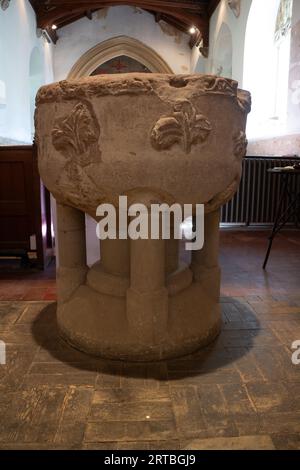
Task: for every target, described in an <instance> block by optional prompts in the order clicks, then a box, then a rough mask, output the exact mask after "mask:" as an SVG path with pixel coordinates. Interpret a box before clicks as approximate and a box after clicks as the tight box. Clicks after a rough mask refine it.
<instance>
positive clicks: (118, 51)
mask: <svg viewBox="0 0 300 470" xmlns="http://www.w3.org/2000/svg"><path fill="white" fill-rule="evenodd" d="M121 55H125V56H128V57H131V58H132V59H135V60H137V61H138V62H140V63H142V64H144V65H145V66H146V67H147V68H148V69H149V70H150V71H151V72H154V73H169V74H173V73H174V72H173V71H172V69H171V67H170V66H169V65H168V64H167V62H165V61H164V59H163V58H162V57H160V55H159V54H157V52H155V51H154V50H153V49H151V48H150V47H148V46H146V45H145V44H143V43H142V42H141V41H138V40H137V39H133V38H130V37H127V36H118V37H115V38H112V39H108V40H107V41H103V42H101V43H100V44H98V45H97V46H95V47H93V48H92V49H90V50H89V51H87V52H86V53H85V54H83V55H82V56H81V57H80V59H79V60H78V61H77V62H76V64H75V65H74V66H73V67H72V69H71V71H70V73H69V75H68V79H74V78H81V77H87V76H89V75H91V73H92V72H94V70H95V69H96V68H97V67H99V65H102V64H104V63H105V62H107V61H109V60H110V59H114V58H116V57H119V56H121Z"/></svg>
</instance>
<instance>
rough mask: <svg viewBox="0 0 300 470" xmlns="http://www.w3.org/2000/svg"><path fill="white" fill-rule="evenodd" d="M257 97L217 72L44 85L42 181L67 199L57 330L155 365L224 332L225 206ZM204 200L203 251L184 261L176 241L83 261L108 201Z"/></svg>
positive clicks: (120, 247) (107, 244)
mask: <svg viewBox="0 0 300 470" xmlns="http://www.w3.org/2000/svg"><path fill="white" fill-rule="evenodd" d="M249 111H250V96H249V94H248V93H247V92H244V91H241V90H238V89H237V83H236V82H235V81H232V80H229V79H224V78H220V77H214V76H205V75H190V76H173V75H156V74H128V75H112V76H107V75H106V76H97V77H93V78H87V79H82V80H78V81H68V82H67V81H64V82H60V83H57V84H53V85H49V86H46V87H43V88H41V90H40V91H39V94H38V97H37V111H36V129H37V144H38V156H39V168H40V174H41V177H42V180H43V182H44V184H45V185H46V187H47V188H48V189H49V190H50V191H51V193H52V194H53V195H54V197H55V198H56V200H57V203H58V250H59V258H60V267H59V270H58V279H57V282H58V310H57V318H58V325H59V329H60V332H61V334H62V336H63V337H64V338H65V339H66V340H67V341H68V342H69V343H71V344H72V345H74V346H75V347H77V348H79V349H81V350H83V351H86V352H88V353H91V354H95V355H100V356H104V357H110V358H120V359H127V360H140V361H145V360H154V359H162V358H166V357H173V356H178V355H181V354H186V353H189V352H191V351H193V350H195V349H197V348H198V347H200V346H203V345H206V344H208V343H209V342H210V341H212V340H213V339H214V338H215V337H216V335H217V334H218V332H219V330H220V309H219V292H220V270H219V266H218V232H219V208H220V206H221V205H222V204H224V203H226V202H227V201H228V200H229V199H230V198H231V197H232V196H233V194H234V193H235V191H236V189H237V187H238V184H239V181H240V177H241V167H242V165H241V163H242V158H243V156H244V155H245V152H246V145H247V141H246V135H245V126H246V117H247V113H248V112H249ZM120 195H127V196H128V198H129V200H130V201H132V202H140V203H144V204H145V205H146V206H149V205H150V204H152V203H164V202H166V203H168V204H172V203H175V202H176V203H179V204H180V205H183V204H193V205H195V204H201V203H203V204H205V213H206V215H205V244H204V248H203V249H202V250H200V251H196V252H192V253H193V254H192V262H191V264H190V265H186V264H184V263H180V262H179V257H178V251H179V250H178V244H179V242H178V241H177V240H172V239H171V240H162V239H158V240H151V239H149V240H106V241H103V242H101V243H100V245H101V259H100V260H99V262H98V263H96V264H95V265H94V266H92V267H91V268H90V269H88V267H87V266H86V242H85V217H84V213H88V214H90V215H91V216H92V217H93V218H95V219H96V209H97V207H98V206H99V204H101V203H113V204H114V205H115V206H116V207H117V206H118V198H119V196H120Z"/></svg>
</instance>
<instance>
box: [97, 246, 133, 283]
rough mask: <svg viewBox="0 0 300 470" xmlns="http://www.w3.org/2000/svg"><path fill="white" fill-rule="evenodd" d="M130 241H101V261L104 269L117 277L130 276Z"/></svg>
mask: <svg viewBox="0 0 300 470" xmlns="http://www.w3.org/2000/svg"><path fill="white" fill-rule="evenodd" d="M129 246H130V244H129V240H100V259H101V265H102V267H103V269H104V270H105V271H106V272H108V273H111V274H115V275H117V276H126V277H127V276H129V271H130V255H129Z"/></svg>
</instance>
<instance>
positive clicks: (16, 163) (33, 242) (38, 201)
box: [0, 146, 49, 267]
mask: <svg viewBox="0 0 300 470" xmlns="http://www.w3.org/2000/svg"><path fill="white" fill-rule="evenodd" d="M48 196H49V194H48ZM44 197H45V191H44V188H43V187H42V186H41V183H40V178H39V175H38V171H37V160H36V155H35V147H34V146H16V147H0V252H1V251H2V252H3V251H4V250H6V251H9V250H25V251H27V252H31V253H34V252H35V253H36V258H37V262H38V264H39V265H40V267H43V266H44V262H45V249H46V247H47V232H48V231H49V230H48V227H47V225H48V224H47V217H46V215H45V213H44V212H45V210H44V207H45V200H44V199H43V198H44Z"/></svg>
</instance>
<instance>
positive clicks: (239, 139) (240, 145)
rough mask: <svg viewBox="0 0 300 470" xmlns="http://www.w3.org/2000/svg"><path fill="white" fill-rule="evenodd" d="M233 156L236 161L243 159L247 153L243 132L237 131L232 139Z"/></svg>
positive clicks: (246, 142)
mask: <svg viewBox="0 0 300 470" xmlns="http://www.w3.org/2000/svg"><path fill="white" fill-rule="evenodd" d="M233 141H234V155H235V157H237V158H238V159H242V158H244V156H245V155H246V153H247V145H248V140H247V138H246V134H245V132H244V131H238V132H237V133H236V134H235V136H234V138H233Z"/></svg>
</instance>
